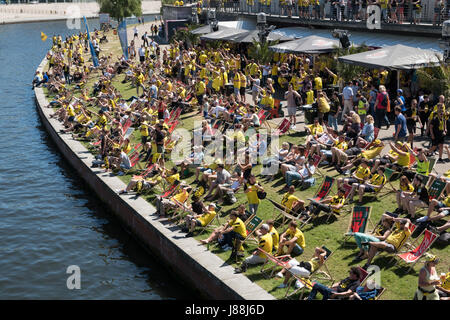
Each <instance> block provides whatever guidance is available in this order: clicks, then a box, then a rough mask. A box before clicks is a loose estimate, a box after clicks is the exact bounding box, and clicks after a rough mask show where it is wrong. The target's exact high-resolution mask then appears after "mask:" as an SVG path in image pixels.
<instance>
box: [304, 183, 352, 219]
mask: <svg viewBox="0 0 450 320" xmlns="http://www.w3.org/2000/svg"><path fill="white" fill-rule="evenodd" d="M344 202H345V190H344V189H338V192H337V195H335V196H328V197H326V198H325V199H323V200H321V201H320V202H316V201H311V204H310V205H309V208H308V211H307V213H306V216H310V215H312V216H318V215H319V213H320V211H324V212H327V213H331V212H332V213H333V214H336V215H339V214H340V211H341V209H342V207H343V206H344Z"/></svg>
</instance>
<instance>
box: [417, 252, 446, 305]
mask: <svg viewBox="0 0 450 320" xmlns="http://www.w3.org/2000/svg"><path fill="white" fill-rule="evenodd" d="M438 263H439V258H438V257H436V256H435V255H433V254H430V253H426V254H425V265H424V266H423V268H422V269H420V272H419V283H418V286H417V291H416V293H415V294H414V300H439V293H438V291H437V290H436V286H438V285H440V284H441V281H440V280H439V275H438V274H437V271H436V265H437V264H438Z"/></svg>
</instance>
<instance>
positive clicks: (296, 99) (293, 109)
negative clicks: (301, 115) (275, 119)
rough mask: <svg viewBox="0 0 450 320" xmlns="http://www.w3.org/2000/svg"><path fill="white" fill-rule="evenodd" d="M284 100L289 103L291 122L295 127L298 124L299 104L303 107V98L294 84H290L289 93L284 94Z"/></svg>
mask: <svg viewBox="0 0 450 320" xmlns="http://www.w3.org/2000/svg"><path fill="white" fill-rule="evenodd" d="M284 98H285V99H286V101H287V110H288V116H289V122H290V123H291V124H292V126H294V127H295V126H296V123H297V119H296V116H295V114H296V113H297V104H299V105H302V97H301V96H300V94H299V93H298V92H297V91H295V90H294V87H293V86H292V84H289V86H288V91H286V92H285V93H284Z"/></svg>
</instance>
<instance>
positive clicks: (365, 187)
mask: <svg viewBox="0 0 450 320" xmlns="http://www.w3.org/2000/svg"><path fill="white" fill-rule="evenodd" d="M364 192H375V188H374V187H372V186H368V185H364Z"/></svg>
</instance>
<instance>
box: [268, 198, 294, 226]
mask: <svg viewBox="0 0 450 320" xmlns="http://www.w3.org/2000/svg"><path fill="white" fill-rule="evenodd" d="M266 199H267V200H269V201H270V202H271V203H272V204H273V206H274V207H275V209H276V210H277V211H278V212H279V213H278V215H277V216H276V217H275V218H274V221H277V220H278V219H280V217H282V218H283V220H282V221H281V223H280V225H279V226H280V227H282V226H284V224H285V223H286V222H287V221H291V220H292V221H296V222H297V223H299V222H300V223H302V219H301V216H300V215H299V214H297V213H296V212H294V211H292V210H290V209H288V208H286V207H285V206H283V205H282V204H280V203H277V202H275V201H273V200H272V199H269V198H266Z"/></svg>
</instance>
